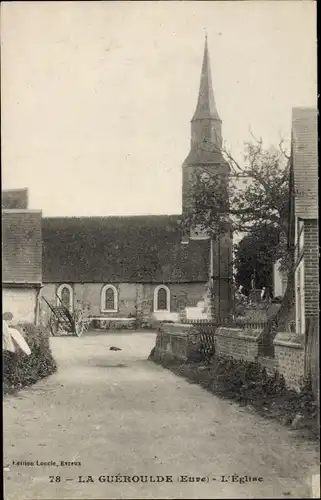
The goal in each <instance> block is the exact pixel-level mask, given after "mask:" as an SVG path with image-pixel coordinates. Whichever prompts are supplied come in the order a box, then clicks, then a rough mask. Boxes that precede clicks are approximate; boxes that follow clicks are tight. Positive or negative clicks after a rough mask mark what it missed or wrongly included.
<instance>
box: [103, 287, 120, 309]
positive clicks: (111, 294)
mask: <svg viewBox="0 0 321 500" xmlns="http://www.w3.org/2000/svg"><path fill="white" fill-rule="evenodd" d="M117 309H118V294H117V289H116V288H115V287H114V286H113V285H105V286H104V288H103V289H102V291H101V311H102V312H116V311H117Z"/></svg>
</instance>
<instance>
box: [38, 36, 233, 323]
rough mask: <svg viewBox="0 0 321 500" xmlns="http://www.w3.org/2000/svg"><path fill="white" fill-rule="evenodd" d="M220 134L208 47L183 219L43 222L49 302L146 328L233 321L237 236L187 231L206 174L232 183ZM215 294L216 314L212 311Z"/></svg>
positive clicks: (184, 181) (186, 167) (184, 182)
mask: <svg viewBox="0 0 321 500" xmlns="http://www.w3.org/2000/svg"><path fill="white" fill-rule="evenodd" d="M221 128H222V122H221V119H220V117H219V115H218V112H217V107H216V103H215V99H214V92H213V86H212V80H211V70H210V60H209V53H208V47H207V41H206V42H205V49H204V56H203V65H202V71H201V81H200V89H199V95H198V101H197V106H196V110H195V113H194V115H193V118H192V120H191V146H190V152H189V154H188V156H187V158H186V160H185V162H184V164H183V167H182V191H183V213H182V214H175V215H152V216H129V217H57V218H50V217H49V218H48V217H45V218H43V219H42V238H43V283H44V288H43V295H44V297H45V298H46V299H47V300H48V301H50V302H51V303H56V302H57V303H59V301H60V300H61V301H63V302H64V303H65V304H66V305H68V307H70V308H71V309H72V308H73V307H75V304H76V303H77V301H79V302H81V303H83V304H87V305H88V307H89V309H90V314H91V316H92V317H102V318H128V317H137V319H138V320H139V322H140V323H141V324H151V323H153V322H155V321H156V322H157V321H163V320H167V321H168V320H170V321H179V320H180V319H181V318H183V317H184V316H185V317H186V315H187V316H188V315H190V317H193V318H197V317H200V318H203V317H209V316H210V314H215V315H216V316H219V317H220V318H221V319H224V318H225V317H226V316H228V315H229V313H230V310H231V303H232V292H231V285H232V283H231V276H232V270H231V263H232V237H231V235H230V234H224V235H221V234H220V235H217V237H216V238H214V239H209V238H208V236H207V235H206V234H204V233H202V232H201V231H199V229H198V228H195V227H191V228H190V230H189V231H188V232H187V233H186V230H185V229H182V218H183V217H184V214H185V212H186V210H187V209H188V206H189V204H190V203H191V200H192V198H193V194H194V193H193V180H194V179H195V176H197V175H199V174H201V173H203V172H204V168H206V169H208V170H209V171H215V172H219V173H220V175H221V176H222V178H223V179H224V180H226V182H228V175H229V167H228V165H227V164H226V162H225V161H224V159H223V157H222V154H221V152H220V146H221V143H222V132H221ZM204 144H205V145H206V147H203V146H204ZM209 146H210V147H209ZM209 289H210V290H213V292H214V297H215V300H214V305H213V307H210V306H209V305H208V302H209V301H208V294H209V292H208V290H209ZM43 314H44V316H45V315H46V314H48V310H46V309H45V308H44V310H43ZM44 320H45V319H44Z"/></svg>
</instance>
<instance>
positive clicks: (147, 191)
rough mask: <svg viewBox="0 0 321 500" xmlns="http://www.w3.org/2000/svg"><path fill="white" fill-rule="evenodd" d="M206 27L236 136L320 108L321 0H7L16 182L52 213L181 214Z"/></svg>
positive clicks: (228, 125)
mask: <svg viewBox="0 0 321 500" xmlns="http://www.w3.org/2000/svg"><path fill="white" fill-rule="evenodd" d="M205 31H206V32H207V36H208V46H209V53H210V60H211V69H212V80H213V86H214V92H215V99H216V103H217V107H218V111H219V114H220V116H221V119H222V121H223V136H224V140H225V141H226V144H227V145H228V147H229V148H231V150H232V153H233V154H234V155H235V156H236V157H237V158H238V159H239V158H241V157H242V151H243V144H244V141H246V140H248V139H249V138H250V135H249V130H251V131H252V133H253V134H254V135H256V136H261V137H262V138H263V140H264V143H265V144H266V146H269V145H271V144H274V145H277V144H278V143H279V141H280V138H283V139H285V141H287V144H289V138H290V128H291V110H292V107H294V106H317V83H316V82H317V55H316V54H317V52H316V51H317V45H316V39H317V38H316V2H314V1H278V2H277V1H248V2H246V1H245V2H236V1H225V2H219V1H215V2H214V1H212V2H211V1H208V2H201V1H190V2H174V1H172V2H165V1H164V2H135V1H133V2H121V1H119V2H117V1H114V2H95V1H90V2H41V1H37V2H21V3H20V2H2V5H1V113H2V115H1V134H2V189H14V188H24V187H28V189H29V208H31V209H42V211H43V215H44V216H107V215H129V214H130V215H132V214H133V215H139V214H170V213H173V214H175V213H180V212H181V188H182V186H181V184H182V182H181V175H182V173H181V165H182V163H183V161H184V159H185V158H186V156H187V154H188V152H189V147H190V120H191V118H192V115H193V113H194V110H195V107H196V102H197V94H198V89H199V81H200V73H201V64H202V58H203V50H204V37H205Z"/></svg>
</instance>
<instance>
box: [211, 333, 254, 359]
mask: <svg viewBox="0 0 321 500" xmlns="http://www.w3.org/2000/svg"><path fill="white" fill-rule="evenodd" d="M261 333H262V331H261V330H242V329H240V328H224V327H220V328H218V329H217V330H216V332H215V354H217V355H218V356H223V357H233V358H234V359H244V360H246V361H255V360H256V359H257V357H258V352H259V351H258V349H259V338H260V336H261Z"/></svg>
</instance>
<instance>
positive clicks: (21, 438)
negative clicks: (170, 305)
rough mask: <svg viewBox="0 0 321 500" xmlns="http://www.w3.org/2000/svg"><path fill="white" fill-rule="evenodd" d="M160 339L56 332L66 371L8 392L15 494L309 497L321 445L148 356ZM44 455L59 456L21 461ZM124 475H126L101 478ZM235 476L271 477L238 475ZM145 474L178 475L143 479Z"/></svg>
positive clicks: (8, 478)
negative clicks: (64, 335) (222, 397)
mask: <svg viewBox="0 0 321 500" xmlns="http://www.w3.org/2000/svg"><path fill="white" fill-rule="evenodd" d="M154 341H155V336H154V335H153V334H150V333H146V334H126V335H122V334H117V335H102V334H98V335H95V334H92V335H90V334H88V335H87V336H85V337H82V338H80V339H77V338H53V339H52V348H53V352H54V355H55V357H56V359H57V361H58V364H59V371H58V372H57V374H55V375H53V376H52V377H50V378H49V379H48V380H45V381H42V382H40V383H38V384H37V385H36V386H34V387H33V388H30V389H28V390H24V391H21V392H20V393H19V395H18V396H16V397H12V396H10V397H5V399H4V446H5V448H4V465H5V466H7V469H9V470H5V472H4V475H5V498H6V500H31V499H33V500H35V499H102V498H106V499H112V498H280V497H281V498H282V497H295V498H300V496H302V497H303V498H308V497H311V477H312V474H313V472H316V471H317V470H318V453H317V447H316V445H314V444H312V443H307V442H304V441H301V440H299V439H298V438H297V437H295V434H294V433H293V431H290V430H288V429H286V428H282V427H281V426H280V425H279V424H278V423H275V422H271V421H269V420H265V419H263V418H261V417H259V416H257V415H253V414H250V413H248V412H247V411H246V410H242V409H241V408H239V407H238V406H237V405H236V404H234V403H229V402H227V401H222V400H220V399H218V398H217V397H215V396H213V395H211V394H209V393H208V392H206V391H205V390H203V389H202V388H200V387H198V386H196V385H191V384H189V383H188V382H187V381H185V380H183V379H180V378H178V377H176V376H175V375H174V374H172V373H171V372H169V371H167V370H165V369H164V368H162V367H160V366H156V365H154V364H153V363H152V362H149V361H147V360H146V358H147V356H148V354H149V352H150V350H151V348H152V346H153V345H154ZM111 345H116V346H119V347H120V348H122V350H121V351H110V350H109V347H110V346H111ZM37 460H38V461H39V462H41V461H48V462H49V461H51V460H52V461H54V462H56V464H57V465H51V466H47V467H44V466H37V465H34V466H32V465H29V466H28V465H21V466H19V465H14V464H13V461H15V462H18V461H33V462H36V461H37ZM60 461H66V462H80V463H81V465H69V466H68V465H65V466H61V464H60ZM116 474H120V477H119V478H118V479H117V481H121V482H113V483H108V482H100V481H99V479H98V478H99V476H104V477H105V478H106V476H116ZM233 474H236V475H237V476H251V477H252V478H253V477H256V478H258V477H262V478H263V479H262V482H259V481H256V482H248V483H245V484H240V483H239V482H238V481H237V480H236V478H235V477H234V478H233V477H232V476H233ZM140 475H144V476H145V475H147V476H148V480H149V481H150V478H149V476H153V477H152V479H154V480H155V479H156V476H166V475H168V476H171V477H172V480H173V482H165V481H164V482H158V483H157V482H153V483H151V482H148V483H141V482H138V483H134V482H133V481H136V480H137V479H136V478H135V479H133V476H134V477H135V476H140ZM180 475H184V476H187V475H189V476H199V477H205V478H209V479H208V481H209V482H202V481H201V482H178V481H177V478H178V476H180ZM49 476H55V477H56V476H58V477H60V482H52V483H51V482H50V478H49ZM79 476H82V478H83V479H86V478H87V476H92V480H93V482H91V481H90V482H87V483H80V482H78V477H79ZM124 476H129V477H130V480H131V482H123V481H129V479H128V478H127V479H126V478H124ZM222 476H225V477H224V479H226V481H224V482H222ZM114 481H116V479H115V477H114ZM205 481H207V479H205Z"/></svg>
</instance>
